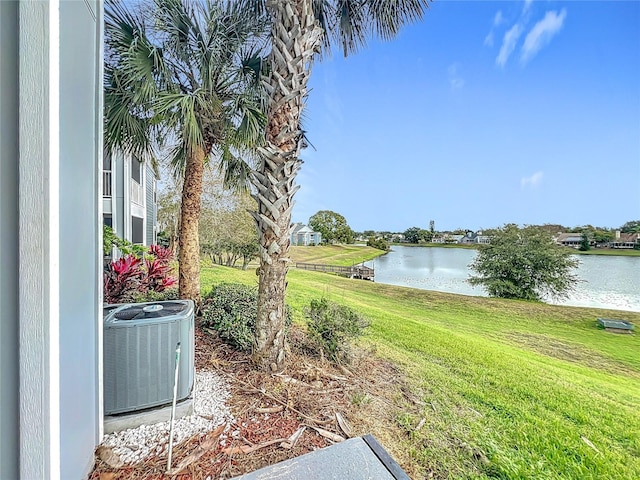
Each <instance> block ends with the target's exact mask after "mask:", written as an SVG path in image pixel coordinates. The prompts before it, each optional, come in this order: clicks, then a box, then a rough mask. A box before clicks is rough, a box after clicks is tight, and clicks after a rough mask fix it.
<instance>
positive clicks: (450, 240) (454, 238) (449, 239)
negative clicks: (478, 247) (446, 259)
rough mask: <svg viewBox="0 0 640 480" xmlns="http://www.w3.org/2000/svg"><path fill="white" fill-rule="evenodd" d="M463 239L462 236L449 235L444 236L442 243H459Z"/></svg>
mask: <svg viewBox="0 0 640 480" xmlns="http://www.w3.org/2000/svg"><path fill="white" fill-rule="evenodd" d="M463 238H464V235H458V234H456V235H449V234H445V236H444V243H460V242H461V241H462V239H463Z"/></svg>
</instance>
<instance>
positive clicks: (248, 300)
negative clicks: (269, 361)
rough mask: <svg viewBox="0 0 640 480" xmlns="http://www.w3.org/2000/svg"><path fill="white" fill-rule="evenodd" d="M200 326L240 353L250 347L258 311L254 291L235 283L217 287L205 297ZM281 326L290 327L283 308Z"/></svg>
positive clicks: (288, 315) (253, 288)
mask: <svg viewBox="0 0 640 480" xmlns="http://www.w3.org/2000/svg"><path fill="white" fill-rule="evenodd" d="M204 303H205V307H204V313H203V316H202V325H203V326H208V327H211V328H213V329H214V330H216V331H217V332H218V335H219V336H220V338H221V339H222V340H223V341H224V342H226V343H228V344H230V345H232V346H233V347H235V348H237V349H238V350H242V351H245V352H247V351H250V350H251V348H252V346H253V332H254V330H255V326H256V316H257V311H258V289H257V288H255V287H249V286H247V285H242V284H239V283H222V284H220V285H217V286H215V287H214V288H213V290H211V292H210V293H209V294H208V295H207V296H206V297H205V300H204ZM285 324H286V326H287V327H288V326H289V325H291V312H290V309H289V308H288V307H287V309H286V320H285Z"/></svg>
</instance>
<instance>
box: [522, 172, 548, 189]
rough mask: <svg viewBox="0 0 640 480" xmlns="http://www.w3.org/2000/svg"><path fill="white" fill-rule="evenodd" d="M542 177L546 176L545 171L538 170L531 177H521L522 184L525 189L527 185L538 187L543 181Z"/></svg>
mask: <svg viewBox="0 0 640 480" xmlns="http://www.w3.org/2000/svg"><path fill="white" fill-rule="evenodd" d="M542 177H544V172H536V173H534V174H533V175H531V176H530V177H522V178H521V179H520V186H521V187H522V188H523V189H524V188H527V187H530V188H536V187H537V186H538V185H540V182H542Z"/></svg>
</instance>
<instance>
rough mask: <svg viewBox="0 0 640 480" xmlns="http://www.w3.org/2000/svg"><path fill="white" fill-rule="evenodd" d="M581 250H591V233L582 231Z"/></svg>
mask: <svg viewBox="0 0 640 480" xmlns="http://www.w3.org/2000/svg"><path fill="white" fill-rule="evenodd" d="M579 250H580V251H581V252H588V251H589V250H591V242H590V241H589V234H588V233H587V232H582V238H581V239H580V248H579Z"/></svg>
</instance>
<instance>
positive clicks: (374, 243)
mask: <svg viewBox="0 0 640 480" xmlns="http://www.w3.org/2000/svg"><path fill="white" fill-rule="evenodd" d="M367 247H373V248H377V249H378V250H384V251H385V252H388V251H389V250H390V248H389V242H387V241H386V240H385V239H384V238H376V237H369V239H368V240H367Z"/></svg>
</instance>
